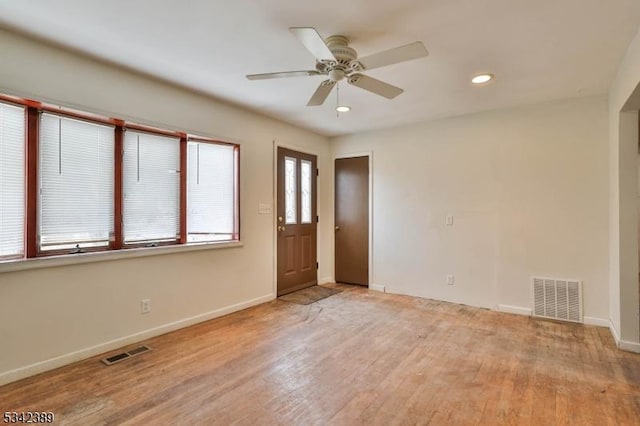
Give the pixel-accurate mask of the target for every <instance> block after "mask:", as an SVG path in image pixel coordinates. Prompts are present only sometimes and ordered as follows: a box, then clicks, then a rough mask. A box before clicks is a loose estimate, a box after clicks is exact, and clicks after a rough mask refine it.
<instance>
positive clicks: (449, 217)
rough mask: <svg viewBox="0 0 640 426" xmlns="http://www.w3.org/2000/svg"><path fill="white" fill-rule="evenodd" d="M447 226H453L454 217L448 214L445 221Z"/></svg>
mask: <svg viewBox="0 0 640 426" xmlns="http://www.w3.org/2000/svg"><path fill="white" fill-rule="evenodd" d="M445 222H446V224H447V225H449V226H452V225H453V215H452V214H448V215H447V217H446V220H445Z"/></svg>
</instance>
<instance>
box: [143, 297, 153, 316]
mask: <svg viewBox="0 0 640 426" xmlns="http://www.w3.org/2000/svg"><path fill="white" fill-rule="evenodd" d="M149 312H151V299H142V301H141V302H140V313H141V314H148V313H149Z"/></svg>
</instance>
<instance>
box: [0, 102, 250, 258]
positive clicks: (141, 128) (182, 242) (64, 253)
mask: <svg viewBox="0 0 640 426" xmlns="http://www.w3.org/2000/svg"><path fill="white" fill-rule="evenodd" d="M0 101H2V102H4V103H8V104H12V105H17V106H21V107H23V108H24V110H25V143H24V147H25V177H24V178H25V180H24V185H25V209H24V211H25V247H24V254H23V256H21V257H17V256H12V257H0V264H2V263H9V262H13V263H15V262H23V261H27V260H32V259H35V258H47V257H69V256H74V255H82V254H89V253H91V254H95V253H98V252H115V251H122V252H125V251H126V250H128V249H138V250H139V249H141V248H144V249H149V250H153V249H154V248H158V247H166V246H216V245H217V246H221V247H227V246H237V244H239V243H241V240H240V173H241V171H240V144H238V143H233V142H227V141H222V140H218V139H214V138H208V137H204V136H199V135H193V134H189V133H186V132H181V131H171V130H165V129H162V128H159V127H155V126H148V125H143V124H138V123H132V122H128V121H125V120H123V119H118V118H108V117H104V116H101V115H97V114H92V113H87V112H83V111H78V110H75V109H71V108H65V107H60V106H56V105H51V104H46V103H42V102H38V101H34V100H31V99H24V98H19V97H16V96H11V95H5V94H0ZM44 112H46V113H51V114H56V115H59V116H61V117H65V118H71V119H75V120H82V121H87V122H89V123H93V124H102V125H110V126H113V127H114V177H113V179H114V190H113V195H114V197H113V209H114V212H113V213H114V219H113V221H114V232H113V236H112V237H110V241H109V244H108V245H106V246H102V247H81V248H80V249H81V251H80V252H74V251H73V250H67V249H64V250H45V251H42V250H41V249H40V246H39V221H40V218H39V214H38V209H39V205H38V202H39V200H38V198H39V196H38V187H39V182H38V179H39V161H40V157H39V154H40V153H39V139H40V135H39V133H40V115H41V113H44ZM126 130H132V131H136V132H144V133H150V134H155V135H159V136H168V137H177V138H179V139H180V163H179V164H180V186H179V188H180V202H179V205H180V235H179V238H177V239H176V240H175V241H164V242H158V243H155V244H152V245H150V244H149V243H140V244H138V243H134V244H125V243H124V231H123V230H124V228H123V221H122V219H123V204H124V199H123V196H124V192H123V184H124V182H123V153H124V134H125V131H126ZM188 141H194V142H201V143H212V144H221V145H227V146H233V147H234V188H233V191H234V232H233V234H232V238H231V239H227V240H221V241H208V242H191V243H190V242H188V241H187V233H188V230H187V144H188ZM136 251H137V250H136ZM145 251H146V250H145Z"/></svg>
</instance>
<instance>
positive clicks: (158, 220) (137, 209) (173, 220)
mask: <svg viewBox="0 0 640 426" xmlns="http://www.w3.org/2000/svg"><path fill="white" fill-rule="evenodd" d="M123 182H124V199H123V212H124V215H123V218H124V219H123V222H124V242H125V244H141V243H146V244H150V245H153V244H156V243H160V242H167V241H176V240H178V239H179V238H180V139H178V138H169V137H165V136H159V135H154V134H150V133H142V132H136V131H131V130H127V131H126V133H125V138H124V158H123Z"/></svg>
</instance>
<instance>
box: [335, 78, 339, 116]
mask: <svg viewBox="0 0 640 426" xmlns="http://www.w3.org/2000/svg"><path fill="white" fill-rule="evenodd" d="M339 106H340V84H338V83H336V117H338V118H340V111H339V110H338V107H339Z"/></svg>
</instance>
